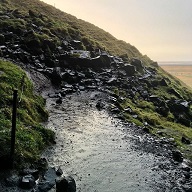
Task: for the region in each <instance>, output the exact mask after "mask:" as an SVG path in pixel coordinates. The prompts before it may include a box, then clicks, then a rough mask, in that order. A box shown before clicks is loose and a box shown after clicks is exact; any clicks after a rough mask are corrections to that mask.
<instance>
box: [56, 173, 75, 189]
mask: <svg viewBox="0 0 192 192" xmlns="http://www.w3.org/2000/svg"><path fill="white" fill-rule="evenodd" d="M56 192H76V183H75V180H74V179H73V177H71V176H67V177H60V178H57V179H56Z"/></svg>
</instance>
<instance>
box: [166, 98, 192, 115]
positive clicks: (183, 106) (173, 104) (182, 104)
mask: <svg viewBox="0 0 192 192" xmlns="http://www.w3.org/2000/svg"><path fill="white" fill-rule="evenodd" d="M167 104H168V106H169V108H170V110H171V111H172V112H173V113H181V112H184V113H189V109H190V106H189V102H188V101H185V100H173V99H172V100H169V101H168V103H167Z"/></svg>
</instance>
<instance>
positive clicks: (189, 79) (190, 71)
mask: <svg viewBox="0 0 192 192" xmlns="http://www.w3.org/2000/svg"><path fill="white" fill-rule="evenodd" d="M158 64H159V66H160V67H161V68H163V69H164V70H165V71H167V72H168V73H170V74H171V75H173V76H175V77H177V78H178V79H180V80H181V81H183V82H184V83H185V84H186V85H188V86H189V87H191V88H192V61H163V62H162V61H161V62H158Z"/></svg>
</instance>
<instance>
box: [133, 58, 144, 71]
mask: <svg viewBox="0 0 192 192" xmlns="http://www.w3.org/2000/svg"><path fill="white" fill-rule="evenodd" d="M131 65H133V66H135V67H136V70H137V71H138V72H140V73H142V72H144V65H143V63H142V61H141V60H139V59H136V58H133V59H132V60H131Z"/></svg>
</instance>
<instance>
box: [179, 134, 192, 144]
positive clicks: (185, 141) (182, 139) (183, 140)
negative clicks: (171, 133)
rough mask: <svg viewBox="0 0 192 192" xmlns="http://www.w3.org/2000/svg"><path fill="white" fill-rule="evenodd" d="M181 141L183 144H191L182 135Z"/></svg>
mask: <svg viewBox="0 0 192 192" xmlns="http://www.w3.org/2000/svg"><path fill="white" fill-rule="evenodd" d="M181 142H182V143H184V144H187V145H189V144H191V141H190V140H189V139H188V138H186V137H184V136H183V137H182V138H181Z"/></svg>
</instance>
